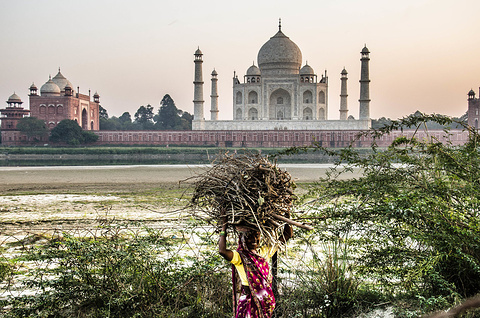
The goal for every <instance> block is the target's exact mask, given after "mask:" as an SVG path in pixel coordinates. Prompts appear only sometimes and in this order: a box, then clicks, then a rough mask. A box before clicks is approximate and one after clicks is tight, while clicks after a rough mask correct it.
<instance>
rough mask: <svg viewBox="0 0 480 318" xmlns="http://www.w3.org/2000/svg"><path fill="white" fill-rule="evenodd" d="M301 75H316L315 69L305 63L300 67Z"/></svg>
mask: <svg viewBox="0 0 480 318" xmlns="http://www.w3.org/2000/svg"><path fill="white" fill-rule="evenodd" d="M300 75H315V71H314V70H313V68H312V67H311V66H310V65H308V64H305V66H304V67H302V68H301V69H300Z"/></svg>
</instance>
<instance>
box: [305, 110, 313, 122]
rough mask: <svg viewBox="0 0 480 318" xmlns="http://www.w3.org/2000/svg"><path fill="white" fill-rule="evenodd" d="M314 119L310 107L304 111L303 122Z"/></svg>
mask: <svg viewBox="0 0 480 318" xmlns="http://www.w3.org/2000/svg"><path fill="white" fill-rule="evenodd" d="M312 119H313V112H312V109H311V108H310V107H307V108H305V109H304V110H303V120H312Z"/></svg>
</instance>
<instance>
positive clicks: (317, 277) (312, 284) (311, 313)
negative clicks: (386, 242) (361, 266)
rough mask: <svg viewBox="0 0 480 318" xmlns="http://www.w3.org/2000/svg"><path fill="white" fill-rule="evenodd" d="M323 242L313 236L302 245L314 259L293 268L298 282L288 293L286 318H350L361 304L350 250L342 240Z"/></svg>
mask: <svg viewBox="0 0 480 318" xmlns="http://www.w3.org/2000/svg"><path fill="white" fill-rule="evenodd" d="M322 239H323V238H321V237H313V236H311V237H309V238H308V240H307V239H304V240H303V241H302V242H301V244H302V245H305V246H307V247H308V252H309V253H311V255H312V259H311V260H310V261H306V260H305V258H302V261H301V264H299V265H301V266H296V267H294V268H293V273H294V275H295V277H296V279H295V280H294V281H293V283H292V284H291V285H290V286H289V287H288V288H287V290H286V291H285V295H284V297H285V298H286V299H288V300H286V301H285V302H284V307H283V308H282V309H283V315H284V316H285V317H296V316H298V315H300V316H301V317H319V318H320V317H322V318H323V317H325V318H335V317H338V318H341V317H349V316H351V315H353V314H354V313H355V312H356V311H357V310H358V308H359V303H360V302H362V300H361V298H359V297H358V295H359V282H360V281H359V280H358V279H357V278H356V277H355V273H354V272H353V264H351V263H350V259H349V258H350V254H351V251H349V250H348V246H347V245H346V244H344V243H343V242H342V240H341V239H339V238H337V239H334V240H332V241H331V242H327V241H323V242H322V241H321V240H322ZM319 243H320V244H319ZM313 244H315V246H314V245H313Z"/></svg>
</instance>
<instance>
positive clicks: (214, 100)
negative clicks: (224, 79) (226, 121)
mask: <svg viewBox="0 0 480 318" xmlns="http://www.w3.org/2000/svg"><path fill="white" fill-rule="evenodd" d="M217 75H218V73H217V71H215V69H213V72H212V95H210V101H211V105H210V119H211V120H218V89H217V82H218V78H217Z"/></svg>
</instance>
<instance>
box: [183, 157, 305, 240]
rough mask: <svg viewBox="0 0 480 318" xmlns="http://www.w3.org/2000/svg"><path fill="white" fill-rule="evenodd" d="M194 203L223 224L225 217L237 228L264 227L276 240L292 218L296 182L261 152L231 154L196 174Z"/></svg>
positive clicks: (198, 209)
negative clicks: (260, 153)
mask: <svg viewBox="0 0 480 318" xmlns="http://www.w3.org/2000/svg"><path fill="white" fill-rule="evenodd" d="M193 181H194V192H193V196H192V199H191V201H190V206H191V208H193V210H194V211H197V212H203V213H204V214H206V215H207V216H208V217H209V218H210V220H214V221H216V222H217V225H218V227H220V226H221V225H222V224H221V220H222V217H225V218H226V221H227V223H228V224H229V225H231V226H233V227H236V228H251V229H255V230H257V231H260V232H262V233H263V234H264V237H265V236H266V237H269V238H270V239H269V240H270V241H271V243H275V241H276V240H277V239H276V238H277V237H278V233H277V230H278V229H279V228H280V227H281V226H283V225H284V224H285V223H290V224H294V225H299V224H300V223H297V222H294V221H292V220H291V219H290V214H291V211H292V206H293V202H294V201H295V200H296V199H297V197H296V195H295V194H294V189H295V183H294V182H293V180H292V177H291V175H290V174H289V173H288V172H286V171H283V170H281V169H280V168H279V167H278V166H277V165H276V164H274V163H272V162H270V161H269V160H268V158H266V157H263V156H261V155H259V154H247V155H238V156H234V155H228V154H225V155H223V156H221V157H219V158H218V159H217V161H216V162H214V164H213V165H212V167H211V168H209V169H208V170H206V171H205V172H204V173H202V174H200V175H198V176H196V177H194V178H193Z"/></svg>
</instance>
